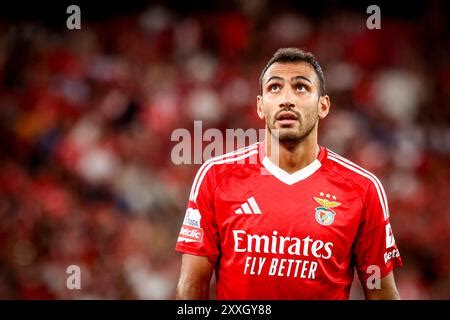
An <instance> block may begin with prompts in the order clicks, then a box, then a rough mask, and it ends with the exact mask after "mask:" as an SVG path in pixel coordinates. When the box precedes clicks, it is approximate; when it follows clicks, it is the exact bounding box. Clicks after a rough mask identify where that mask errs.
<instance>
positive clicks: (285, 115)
mask: <svg viewBox="0 0 450 320" xmlns="http://www.w3.org/2000/svg"><path fill="white" fill-rule="evenodd" d="M297 120H298V117H297V115H296V114H295V113H293V112H290V111H282V112H280V114H279V115H278V116H277V117H276V122H278V123H279V124H280V125H282V126H286V125H292V124H294V123H296V122H297Z"/></svg>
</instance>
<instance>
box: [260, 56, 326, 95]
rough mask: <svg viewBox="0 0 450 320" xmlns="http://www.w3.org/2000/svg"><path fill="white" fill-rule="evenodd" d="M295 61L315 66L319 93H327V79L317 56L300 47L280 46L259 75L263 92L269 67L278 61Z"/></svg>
mask: <svg viewBox="0 0 450 320" xmlns="http://www.w3.org/2000/svg"><path fill="white" fill-rule="evenodd" d="M276 62H279V63H290V62H292V63H295V62H306V63H308V64H309V65H311V66H312V67H313V68H314V71H315V72H316V75H317V78H318V79H319V95H320V96H323V95H325V79H324V76H323V71H322V68H321V67H320V64H319V62H317V60H316V57H315V56H314V55H313V54H312V53H311V52H305V51H303V50H301V49H298V48H280V49H278V50H277V52H275V54H274V55H273V56H272V58H271V59H270V60H269V62H268V63H267V65H266V66H265V67H264V69H263V71H262V72H261V75H260V76H259V89H260V92H261V93H262V92H263V89H262V88H263V77H264V74H265V73H266V71H267V69H269V67H270V66H271V65H272V64H274V63H276Z"/></svg>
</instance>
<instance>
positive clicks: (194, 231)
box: [178, 208, 203, 242]
mask: <svg viewBox="0 0 450 320" xmlns="http://www.w3.org/2000/svg"><path fill="white" fill-rule="evenodd" d="M201 218H202V216H201V214H200V211H198V210H197V209H194V208H188V209H187V210H186V215H185V216H184V220H183V225H182V226H181V230H180V234H179V237H178V242H182V241H185V242H202V240H203V229H202V228H201V226H200V220H201Z"/></svg>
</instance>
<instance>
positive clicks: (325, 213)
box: [314, 193, 341, 226]
mask: <svg viewBox="0 0 450 320" xmlns="http://www.w3.org/2000/svg"><path fill="white" fill-rule="evenodd" d="M321 195H322V193H321ZM327 196H328V197H329V196H330V195H327ZM333 199H336V197H335V196H333ZM314 200H315V201H316V202H317V203H318V204H320V207H317V208H316V221H317V222H318V223H319V224H321V225H323V226H329V225H330V224H332V223H333V222H334V216H335V215H336V212H334V210H333V209H331V208H334V207H338V206H340V205H341V203H339V202H337V201H330V200H328V199H322V198H317V197H314Z"/></svg>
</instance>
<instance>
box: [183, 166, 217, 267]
mask: <svg viewBox="0 0 450 320" xmlns="http://www.w3.org/2000/svg"><path fill="white" fill-rule="evenodd" d="M214 192H215V181H214V174H213V170H212V168H211V167H208V166H202V167H201V168H200V169H199V171H198V172H197V175H196V176H195V179H194V182H193V184H192V189H191V193H190V195H189V200H188V203H187V209H186V214H185V216H184V219H183V224H182V225H181V230H180V233H179V235H178V240H177V244H176V247H175V250H176V251H178V252H182V253H189V254H193V255H198V256H206V257H208V258H209V260H210V261H211V262H213V263H215V262H216V260H217V257H218V255H219V232H218V228H217V224H216V219H215V209H214Z"/></svg>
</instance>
